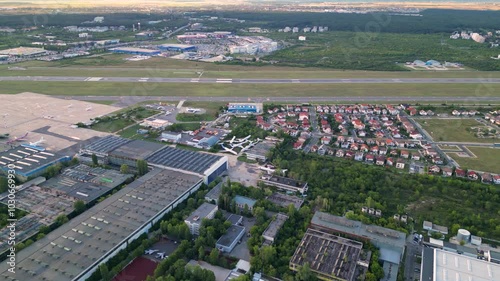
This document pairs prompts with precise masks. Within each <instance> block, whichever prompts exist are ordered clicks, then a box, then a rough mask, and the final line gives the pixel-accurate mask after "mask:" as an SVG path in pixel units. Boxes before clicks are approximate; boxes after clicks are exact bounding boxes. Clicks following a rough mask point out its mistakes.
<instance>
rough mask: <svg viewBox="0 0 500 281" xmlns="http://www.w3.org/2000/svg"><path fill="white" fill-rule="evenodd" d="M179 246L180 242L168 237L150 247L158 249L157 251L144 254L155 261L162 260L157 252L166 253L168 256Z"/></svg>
mask: <svg viewBox="0 0 500 281" xmlns="http://www.w3.org/2000/svg"><path fill="white" fill-rule="evenodd" d="M177 247H179V242H175V241H173V240H168V239H162V240H160V241H158V242H157V243H155V244H154V245H153V246H151V247H150V248H149V249H154V250H158V251H157V252H155V253H153V254H151V255H143V257H146V258H148V259H150V260H154V261H160V259H159V258H157V257H156V254H158V253H165V255H166V256H169V255H171V254H172V253H173V252H174V251H175V250H176V249H177ZM149 249H146V250H149Z"/></svg>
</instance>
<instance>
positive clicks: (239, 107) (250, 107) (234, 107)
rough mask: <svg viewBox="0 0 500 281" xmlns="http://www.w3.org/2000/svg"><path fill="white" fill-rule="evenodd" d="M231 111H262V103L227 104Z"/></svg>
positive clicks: (228, 110) (228, 109)
mask: <svg viewBox="0 0 500 281" xmlns="http://www.w3.org/2000/svg"><path fill="white" fill-rule="evenodd" d="M227 112H229V113H261V112H262V104H261V103H230V104H228V106H227Z"/></svg>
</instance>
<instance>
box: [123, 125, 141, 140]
mask: <svg viewBox="0 0 500 281" xmlns="http://www.w3.org/2000/svg"><path fill="white" fill-rule="evenodd" d="M140 128H141V126H139V124H136V125H134V126H130V127H129V128H127V129H125V130H123V131H120V133H118V134H119V135H120V136H121V137H124V138H128V139H133V138H134V137H135V136H139V135H138V134H137V130H138V129H140Z"/></svg>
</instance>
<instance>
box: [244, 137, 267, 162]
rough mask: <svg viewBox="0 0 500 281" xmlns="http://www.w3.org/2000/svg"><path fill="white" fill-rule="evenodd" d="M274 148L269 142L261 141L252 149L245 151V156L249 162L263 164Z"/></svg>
mask: <svg viewBox="0 0 500 281" xmlns="http://www.w3.org/2000/svg"><path fill="white" fill-rule="evenodd" d="M273 147H274V144H273V143H271V142H267V141H263V142H259V143H258V144H256V145H254V146H253V147H252V148H250V149H248V150H245V155H246V156H247V159H249V160H256V161H261V162H265V161H267V154H268V153H269V151H271V149H272V148H273Z"/></svg>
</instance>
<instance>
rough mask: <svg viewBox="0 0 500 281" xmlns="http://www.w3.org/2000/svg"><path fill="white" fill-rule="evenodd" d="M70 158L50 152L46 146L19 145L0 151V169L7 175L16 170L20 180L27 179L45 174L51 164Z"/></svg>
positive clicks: (69, 158)
mask: <svg viewBox="0 0 500 281" xmlns="http://www.w3.org/2000/svg"><path fill="white" fill-rule="evenodd" d="M69 160H71V157H69V156H62V155H58V154H56V153H52V152H48V151H45V149H44V148H41V149H35V147H34V146H30V147H25V146H18V147H15V148H11V149H9V150H7V151H4V152H1V153H0V171H1V172H3V173H5V174H6V175H7V174H8V173H12V172H10V171H14V173H15V176H16V177H17V178H18V179H19V180H20V181H27V180H28V179H31V178H35V177H38V176H41V175H43V174H45V172H46V171H47V168H49V167H50V166H53V165H56V164H58V163H63V162H67V161H69Z"/></svg>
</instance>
